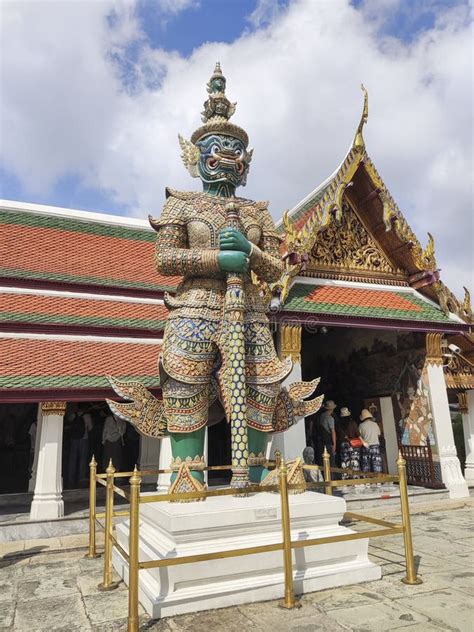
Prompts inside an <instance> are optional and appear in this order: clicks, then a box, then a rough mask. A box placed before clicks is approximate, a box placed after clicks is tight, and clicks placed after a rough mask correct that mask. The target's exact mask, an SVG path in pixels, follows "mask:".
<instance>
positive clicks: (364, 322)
mask: <svg viewBox="0 0 474 632" xmlns="http://www.w3.org/2000/svg"><path fill="white" fill-rule="evenodd" d="M284 314H285V315H284V318H285V320H286V319H288V318H290V314H291V315H295V316H297V315H298V314H301V315H302V318H303V320H304V319H306V318H307V317H310V316H312V315H314V316H317V322H319V323H320V324H321V325H323V324H333V325H338V324H339V325H343V324H346V325H347V324H352V325H354V326H357V324H358V323H359V324H360V325H361V326H365V327H376V326H377V325H380V326H384V327H386V328H402V327H403V328H409V329H413V330H421V331H429V330H431V329H436V330H439V329H442V330H445V331H449V330H452V331H459V329H460V325H462V326H463V327H464V328H465V329H467V328H468V325H467V324H465V323H463V322H462V321H461V319H460V318H458V317H457V316H446V315H445V314H444V313H443V311H442V310H441V309H440V307H439V306H438V305H436V304H435V303H433V302H432V301H431V300H429V299H426V298H425V297H423V296H422V295H421V294H419V293H418V292H416V291H415V290H413V289H412V288H409V287H397V288H394V287H386V286H375V287H374V286H370V285H365V284H363V283H350V282H341V281H326V280H323V279H319V280H318V279H302V278H300V279H297V280H296V282H295V283H294V284H293V286H292V288H291V290H290V293H289V296H288V298H287V300H286V302H285V310H284ZM296 320H299V319H298V318H296ZM402 321H403V322H402Z"/></svg>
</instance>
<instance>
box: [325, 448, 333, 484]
mask: <svg viewBox="0 0 474 632" xmlns="http://www.w3.org/2000/svg"><path fill="white" fill-rule="evenodd" d="M323 469H324V482H325V483H330V482H331V456H330V454H329V452H328V451H327V449H326V446H324V452H323ZM324 493H325V494H329V496H332V487H331V485H326V486H325V487H324Z"/></svg>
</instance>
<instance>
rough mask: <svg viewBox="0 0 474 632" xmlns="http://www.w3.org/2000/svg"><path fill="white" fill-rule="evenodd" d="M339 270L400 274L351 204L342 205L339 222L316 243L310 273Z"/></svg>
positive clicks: (321, 233)
mask: <svg viewBox="0 0 474 632" xmlns="http://www.w3.org/2000/svg"><path fill="white" fill-rule="evenodd" d="M321 268H322V269H326V270H327V269H332V270H340V271H343V272H351V271H354V272H361V271H364V272H370V273H372V274H373V273H382V274H386V275H391V276H395V275H400V276H402V277H404V275H403V272H402V271H401V270H399V269H397V268H396V267H395V266H393V265H392V263H391V261H390V260H389V259H388V257H387V256H386V254H385V253H384V252H383V250H382V248H381V247H380V245H379V244H378V243H377V242H376V241H375V240H374V238H373V237H372V236H371V235H370V233H369V231H368V230H367V228H366V227H365V226H364V224H363V222H362V221H361V219H360V218H359V217H358V215H357V213H356V212H355V211H354V209H353V208H352V206H351V205H349V204H346V203H344V204H343V207H342V215H341V219H340V221H339V222H337V223H336V222H332V223H331V224H330V226H328V227H327V228H325V229H324V230H322V231H321V232H320V233H319V235H318V238H317V240H316V241H315V243H314V245H313V248H312V251H311V258H310V261H309V264H308V269H309V270H312V269H314V270H319V269H321Z"/></svg>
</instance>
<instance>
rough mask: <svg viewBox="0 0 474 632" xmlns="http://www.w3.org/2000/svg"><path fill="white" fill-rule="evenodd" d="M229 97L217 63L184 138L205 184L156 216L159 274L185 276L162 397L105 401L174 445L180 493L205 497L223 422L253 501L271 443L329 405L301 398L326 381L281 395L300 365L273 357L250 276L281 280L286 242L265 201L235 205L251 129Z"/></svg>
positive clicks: (142, 392) (166, 344)
mask: <svg viewBox="0 0 474 632" xmlns="http://www.w3.org/2000/svg"><path fill="white" fill-rule="evenodd" d="M225 89H226V79H225V77H224V75H223V74H222V70H221V68H220V64H219V63H217V64H216V67H215V70H214V73H213V74H212V76H211V78H210V80H209V83H208V84H207V91H208V98H207V100H206V102H205V103H204V112H203V113H202V120H203V125H202V126H201V127H199V128H198V129H197V130H196V131H195V132H194V134H193V135H192V136H191V140H190V141H188V140H185V139H184V138H182V137H181V136H180V137H179V142H180V145H181V149H182V159H183V162H184V164H185V166H186V168H187V169H188V170H189V172H190V174H191V175H192V176H193V177H196V178H200V179H201V181H202V184H203V192H200V193H197V192H196V193H194V192H192V193H187V192H186V193H183V192H181V191H174V190H172V189H167V190H166V197H167V199H166V203H165V206H164V208H163V212H162V213H161V216H160V217H159V219H153V218H151V217H150V223H151V225H152V227H153V228H154V229H155V230H156V232H157V241H156V254H155V262H156V268H157V270H158V272H159V273H160V274H163V275H172V276H181V277H182V280H181V283H180V285H179V287H178V289H177V291H176V294H175V295H174V296H169V295H167V296H166V298H165V302H166V305H167V307H168V309H169V317H168V319H167V322H166V327H165V332H164V338H163V347H162V352H161V356H160V359H159V371H160V383H161V388H162V393H163V400H162V401H159V400H157V399H155V397H154V396H153V395H151V393H150V392H149V391H148V390H147V389H146V388H145V387H144V386H143V385H142V384H139V383H136V382H127V383H124V382H120V381H118V380H116V379H114V378H109V380H110V383H111V384H112V386H113V388H114V390H115V391H116V393H117V394H118V395H119V396H120V397H122V398H124V399H126V400H129V401H130V400H131V401H130V403H123V402H113V401H109V400H108V403H109V406H110V408H111V409H112V411H113V412H114V413H115V414H117V415H119V416H120V417H122V418H123V419H125V420H126V421H129V422H130V423H132V424H134V426H135V427H136V428H137V430H138V431H139V432H141V433H142V434H145V435H148V436H151V437H156V438H162V437H163V436H166V435H169V437H170V438H171V449H172V455H173V460H172V463H171V468H172V469H173V475H172V484H171V488H170V490H171V491H191V490H193V489H202V488H203V482H204V472H203V469H204V468H205V459H204V436H205V429H206V425H212V424H214V423H218V422H219V421H221V420H222V419H223V418H224V417H225V418H226V419H227V422H228V423H229V424H230V431H231V446H232V481H231V485H232V486H233V487H235V488H236V490H237V491H239V492H240V493H245V487H246V486H248V485H249V484H250V483H253V484H255V483H257V484H258V483H261V482H263V480H264V479H265V477H266V476H267V475H268V470H267V469H266V468H265V462H266V448H267V440H268V435H269V434H270V433H274V432H283V431H285V430H287V429H288V428H289V427H290V426H292V425H293V424H294V423H295V422H296V421H297V420H298V418H302V417H304V416H306V415H309V414H311V413H313V412H315V411H316V410H318V408H319V406H320V404H321V400H322V396H321V397H317V398H315V399H313V400H306V401H304V399H305V398H307V397H309V396H310V395H311V394H312V393H313V391H314V390H315V388H316V386H317V383H318V381H319V380H313V381H312V382H308V383H305V382H297V383H294V384H292V385H291V386H289V388H288V389H286V388H284V387H282V382H283V381H284V380H285V378H286V377H287V376H288V375H289V373H290V371H291V368H292V363H291V360H290V359H286V360H285V361H282V360H280V359H279V357H278V355H277V354H276V351H275V346H274V343H273V336H272V333H271V331H270V327H269V322H268V319H267V316H266V303H265V301H264V299H263V297H262V293H261V290H260V287H259V284H258V282H257V283H254V282H252V277H253V278H254V280H255V279H257V280H259V281H260V282H266V283H272V282H276V281H278V279H279V278H280V276H281V274H282V272H283V264H282V261H281V257H280V241H281V237H280V236H279V235H278V233H277V232H276V231H275V226H274V223H273V220H272V218H271V216H270V213H269V211H268V208H267V206H268V203H267V202H254V201H252V200H247V199H244V198H240V197H235V190H236V188H237V187H239V186H244V185H245V183H246V180H247V173H248V170H249V165H250V161H251V159H252V150H249V149H248V136H247V134H246V132H245V131H244V130H243V129H242V128H240V127H238V126H237V125H234V124H233V123H231V122H230V121H229V119H230V117H231V116H232V114H233V113H234V111H235V107H236V104H235V103H231V102H230V101H229V100H228V99H227V97H226V94H225ZM211 449H212V446H211Z"/></svg>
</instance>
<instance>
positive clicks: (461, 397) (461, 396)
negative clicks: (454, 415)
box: [457, 391, 469, 413]
mask: <svg viewBox="0 0 474 632" xmlns="http://www.w3.org/2000/svg"><path fill="white" fill-rule="evenodd" d="M457 396H458V404H459V412H461V413H468V412H469V407H468V405H467V395H466V391H460V392H459V393H458V394H457Z"/></svg>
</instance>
